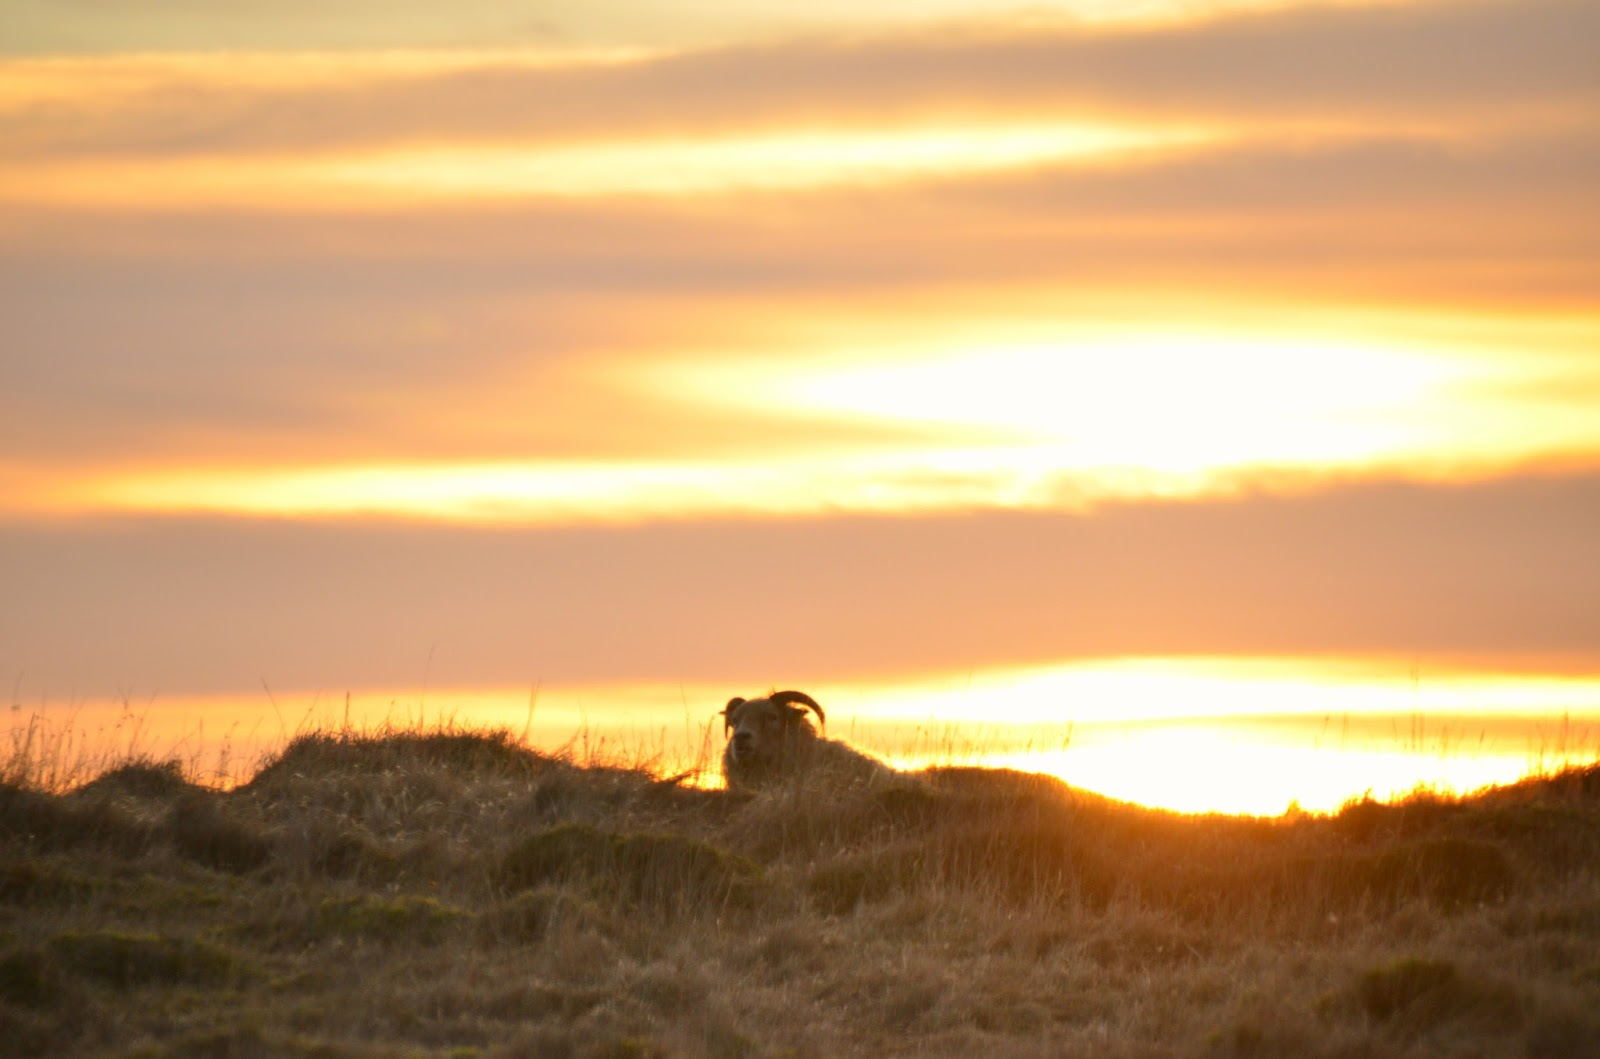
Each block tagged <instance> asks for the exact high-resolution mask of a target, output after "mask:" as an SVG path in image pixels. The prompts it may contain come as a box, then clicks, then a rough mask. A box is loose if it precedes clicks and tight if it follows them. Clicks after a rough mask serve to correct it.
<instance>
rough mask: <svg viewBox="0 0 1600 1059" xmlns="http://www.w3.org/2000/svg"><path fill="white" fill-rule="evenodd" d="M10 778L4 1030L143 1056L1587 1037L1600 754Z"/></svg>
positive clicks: (1539, 1051) (1049, 1051)
mask: <svg viewBox="0 0 1600 1059" xmlns="http://www.w3.org/2000/svg"><path fill="white" fill-rule="evenodd" d="M105 765H106V767H104V768H103V769H102V770H101V771H100V772H99V774H98V775H97V776H96V778H94V779H93V780H92V781H91V782H87V783H80V784H79V785H77V786H76V787H73V788H71V789H66V785H65V784H64V783H62V782H61V778H62V777H63V776H66V775H68V774H69V773H70V766H69V764H67V763H61V762H52V761H50V760H49V759H48V755H47V754H42V753H41V752H40V748H39V747H38V746H37V745H34V746H30V747H29V748H28V756H27V758H26V760H19V759H18V758H17V756H16V755H15V754H14V755H13V759H12V760H11V761H9V762H5V763H0V775H4V776H6V777H8V778H7V780H6V781H5V782H4V783H3V784H0V1041H5V1042H6V1047H7V1048H9V1049H12V1050H14V1051H16V1052H17V1053H19V1054H84V1053H88V1054H98V1053H111V1054H135V1055H153V1056H165V1055H174V1056H229V1055H238V1056H255V1055H263V1054H268V1055H299V1054H305V1055H318V1056H345V1055H349V1056H366V1055H394V1054H405V1055H414V1054H439V1055H452V1056H466V1055H486V1056H517V1055H529V1056H554V1057H560V1056H616V1057H623V1056H629V1057H645V1056H678V1055H683V1056H729V1057H732V1056H768V1055H771V1056H832V1055H849V1054H860V1055H971V1054H984V1055H986V1056H992V1057H1000V1056H1012V1055H1016V1056H1033V1055H1039V1056H1046V1055H1063V1054H1068V1055H1071V1054H1092V1055H1097V1056H1100V1055H1103V1056H1218V1057H1226V1056H1275V1055H1289V1054H1293V1055H1307V1056H1341V1057H1346V1056H1347V1057H1357V1056H1390V1055H1416V1056H1434V1055H1463V1056H1466V1055H1474V1056H1476V1055H1517V1056H1570V1055H1578V1054H1584V1053H1585V1050H1590V1053H1591V1054H1592V1049H1593V1047H1594V1041H1596V1040H1600V1014H1596V1011H1597V1009H1600V1005H1597V1001H1600V766H1596V767H1594V768H1590V769H1587V770H1578V771H1573V772H1569V773H1565V774H1563V775H1561V776H1559V777H1556V778H1552V779H1546V780H1538V781H1530V782H1527V783H1524V784H1521V785H1518V786H1516V787H1513V788H1507V789H1504V790H1501V791H1497V792H1492V793H1490V794H1487V795H1481V796H1478V797H1476V798H1473V799H1469V800H1454V799H1441V798H1428V797H1418V798H1414V799H1412V800H1410V801H1407V802H1405V803H1403V804H1399V805H1393V806H1388V805H1378V804H1375V803H1370V802H1368V803H1361V804H1357V805H1352V806H1349V807H1347V808H1346V809H1345V810H1344V811H1343V812H1341V813H1340V814H1338V815H1336V816H1332V817H1313V816H1304V815H1295V816H1288V817H1284V818H1281V819H1276V820H1255V819H1246V818H1230V817H1220V816H1212V817H1180V816H1175V815H1171V814H1166V813H1160V812H1154V811H1148V810H1143V809H1138V808H1135V807H1132V806H1128V805H1123V804H1119V803H1113V802H1108V801H1106V800H1104V799H1100V798H1096V797H1094V796H1091V795H1087V794H1083V793H1081V792H1077V791H1073V790H1071V789H1069V788H1067V787H1065V786H1063V785H1061V784H1059V783H1057V782H1055V781H1052V780H1047V779H1041V778H1038V777H1031V776H1025V775H1021V774H1017V773H1008V772H1000V771H989V770H981V769H944V770H934V771H931V772H928V773H923V774H919V775H916V776H912V777H907V778H904V779H903V780H900V781H896V782H894V783H891V784H888V785H883V786H879V787H876V788H872V789H856V790H850V791H837V790H835V791H828V790H817V789H810V790H806V789H788V790H780V791H772V792H765V793H762V794H760V795H740V794H733V793H729V792H726V791H720V790H702V789H695V788H691V787H687V786H682V785H679V784H677V783H674V782H671V781H663V780H661V779H659V778H658V777H657V776H655V775H654V774H652V773H651V772H649V771H647V770H645V769H642V768H627V767H601V766H595V765H590V766H579V765H577V764H574V763H573V762H572V761H571V760H569V759H566V758H563V757H560V756H548V755H543V754H539V753H537V752H534V751H532V750H529V749H527V748H526V747H524V746H522V745H521V744H519V743H518V742H517V741H516V740H515V739H514V738H513V737H511V736H510V735H508V734H506V733H503V732H482V731H452V730H448V729H441V730H427V731H424V730H415V731H385V732H378V733H369V734H351V733H334V734H309V735H303V736H301V737H299V738H296V739H295V740H294V741H293V742H292V743H290V744H289V745H288V746H287V747H286V748H285V749H284V750H283V752H282V753H281V754H279V755H278V756H277V757H276V758H274V759H272V760H271V761H269V762H267V763H265V764H264V765H263V767H261V768H260V769H259V770H258V771H257V773H256V775H255V777H254V779H253V780H252V781H251V782H249V783H247V784H245V785H243V786H241V787H238V788H237V789H234V790H231V791H227V792H222V791H216V790H212V789H209V788H207V787H205V786H203V785H200V784H197V783H195V782H193V780H194V779H195V778H196V777H195V776H194V775H193V774H192V773H190V772H188V771H186V769H185V768H184V767H183V766H182V765H180V764H175V763H168V762H158V761H151V760H148V759H142V760H141V759H133V760H128V761H123V762H120V763H105Z"/></svg>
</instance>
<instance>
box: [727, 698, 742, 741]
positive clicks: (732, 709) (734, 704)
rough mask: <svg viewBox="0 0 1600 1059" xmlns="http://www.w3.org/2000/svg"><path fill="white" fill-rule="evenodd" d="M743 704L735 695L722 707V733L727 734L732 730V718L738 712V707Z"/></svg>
mask: <svg viewBox="0 0 1600 1059" xmlns="http://www.w3.org/2000/svg"><path fill="white" fill-rule="evenodd" d="M743 705H744V700H743V699H741V698H739V697H738V696H737V695H736V696H734V697H733V698H731V699H729V700H728V705H726V706H724V707H723V708H722V734H723V735H727V734H728V733H729V732H731V731H733V721H734V718H735V717H736V716H737V715H738V713H739V707H740V706H743Z"/></svg>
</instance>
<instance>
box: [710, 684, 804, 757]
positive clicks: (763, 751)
mask: <svg viewBox="0 0 1600 1059" xmlns="http://www.w3.org/2000/svg"><path fill="white" fill-rule="evenodd" d="M723 717H724V718H725V720H726V722H727V729H728V731H729V732H730V733H731V734H730V736H729V739H728V757H729V759H730V760H732V761H733V763H734V764H735V765H738V766H740V767H741V768H769V767H772V766H774V765H776V764H778V762H780V761H781V760H782V759H783V758H784V756H785V753H786V751H787V748H788V746H789V744H790V743H792V742H793V741H794V740H795V739H797V738H798V739H803V738H805V737H807V736H811V735H813V734H814V732H813V730H812V728H811V722H810V721H809V720H808V719H807V718H806V708H805V707H804V706H795V705H791V704H789V703H786V702H773V701H772V700H771V699H734V700H732V701H731V702H729V703H728V708H727V709H726V710H724V711H723Z"/></svg>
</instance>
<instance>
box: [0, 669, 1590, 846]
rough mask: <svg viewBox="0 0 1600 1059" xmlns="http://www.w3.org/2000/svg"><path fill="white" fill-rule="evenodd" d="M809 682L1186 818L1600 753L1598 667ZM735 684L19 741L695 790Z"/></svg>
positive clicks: (1507, 777)
mask: <svg viewBox="0 0 1600 1059" xmlns="http://www.w3.org/2000/svg"><path fill="white" fill-rule="evenodd" d="M731 690H732V691H741V690H742V691H743V692H744V693H745V694H750V693H751V691H752V689H750V688H733V689H731ZM755 690H759V689H755ZM810 690H812V691H814V692H815V694H816V695H817V696H818V698H819V699H820V700H821V701H822V702H823V703H824V705H825V707H826V709H827V712H828V719H829V720H828V726H827V731H828V733H829V734H830V735H832V736H833V737H835V738H842V739H845V740H847V741H849V742H851V743H853V744H855V745H858V746H861V747H863V748H864V749H867V750H868V751H870V752H872V753H875V754H878V755H880V756H881V757H883V758H885V759H886V760H888V761H890V762H892V763H893V764H894V765H895V766H896V767H899V768H905V769H913V770H914V769H921V768H927V767H932V766H944V765H960V766H979V767H986V768H1015V769H1020V770H1023V771H1029V772H1038V773H1044V774H1048V775H1053V776H1056V777H1058V778H1060V779H1062V780H1063V781H1065V782H1066V783H1067V784H1069V785H1070V786H1072V787H1076V788H1079V789H1082V790H1086V791H1092V792H1095V793H1098V794H1102V795H1105V796H1108V797H1113V798H1119V799H1123V800H1127V801H1132V802H1137V803H1139V804H1143V805H1147V806H1151V807H1155V808H1165V809H1174V810H1178V811H1182V812H1229V813H1248V814H1257V815H1275V814H1278V813H1281V812H1283V811H1285V809H1287V808H1289V807H1290V806H1291V805H1294V806H1298V807H1299V808H1301V809H1304V810H1307V811H1332V810H1335V809H1337V808H1338V807H1339V806H1340V805H1342V804H1343V803H1345V802H1347V801H1349V800H1351V799H1357V798H1361V797H1364V796H1371V797H1376V798H1379V799H1380V800H1386V799H1390V798H1394V797H1400V796H1404V795H1406V794H1408V793H1410V792H1411V791H1413V790H1414V789H1417V788H1418V787H1426V788H1430V789H1436V790H1441V791H1444V792H1446V793H1458V794H1464V793H1469V792H1471V791H1474V790H1477V789H1479V788H1482V787H1485V786H1488V785H1492V784H1504V783H1511V782H1515V781H1516V780H1518V779H1520V778H1522V777H1524V776H1528V775H1534V774H1540V773H1544V772H1548V771H1551V770H1555V769H1559V768H1562V767H1566V766H1569V765H1584V764H1589V763H1591V762H1593V761H1594V760H1596V759H1600V675H1596V674H1589V675H1577V676H1572V677H1565V678H1556V677H1549V676H1534V677H1529V676H1526V675H1518V674H1512V673H1496V672H1474V671H1472V670H1469V669H1461V670H1444V671H1436V670H1435V669H1434V668H1430V670H1429V671H1428V672H1426V673H1423V674H1419V673H1417V672H1416V671H1414V670H1413V671H1410V672H1406V671H1403V667H1402V666H1401V665H1400V663H1398V662H1396V661H1395V660H1384V659H1362V658H1352V659H1288V658H1261V659H1251V658H1201V659H1178V658H1166V659H1162V658H1150V659H1121V660H1100V661H1087V662H1081V663H1074V664H1071V665H1064V666H1054V667H1044V668H1040V669H1035V670H1016V671H1012V670H995V671H990V672H983V673H975V674H968V675H959V676H957V675H946V676H944V677H938V678H934V677H929V678H923V679H918V680H909V681H886V682H877V683H861V684H841V685H838V686H816V687H811V689H810ZM730 693H731V691H730V688H729V687H728V686H726V685H722V684H709V683H683V682H672V683H649V682H635V683H629V684H603V685H594V686H588V685H574V686H540V685H539V684H538V683H535V684H534V685H533V686H532V687H527V688H448V687H447V688H431V689H424V688H408V689H389V690H373V689H368V690H365V691H362V692H359V693H356V694H323V693H315V694H310V693H306V692H293V691H283V690H280V691H278V692H277V693H276V694H274V693H272V692H270V691H266V692H258V693H257V694H254V695H250V696H201V695H183V696H175V697H174V696H160V697H151V698H149V699H148V700H145V701H143V702H138V701H134V702H129V701H126V700H124V701H122V702H117V703H106V704H98V703H82V702H75V703H72V704H68V705H63V706H51V705H50V704H48V703H46V704H43V705H42V706H41V707H39V709H38V710H36V711H35V712H34V713H31V714H26V715H25V714H24V712H23V710H22V708H21V705H20V704H19V705H18V707H17V708H16V709H14V710H13V711H12V719H11V727H12V738H13V740H14V741H15V740H16V739H19V738H28V739H32V738H38V739H40V740H43V742H42V743H41V745H42V746H43V745H48V740H49V739H57V740H60V739H63V738H66V739H67V742H66V743H64V744H60V745H62V746H64V747H66V748H69V749H72V750H73V751H74V752H75V753H77V754H79V755H80V756H81V757H82V758H83V759H84V760H92V759H104V758H105V756H106V755H108V754H109V755H115V754H117V753H128V754H135V755H144V756H146V757H149V756H152V755H153V756H154V757H156V758H157V759H165V758H168V757H176V758H179V759H180V760H184V761H186V762H188V763H189V765H190V767H191V768H192V769H195V770H198V771H200V772H201V773H205V771H206V770H207V769H210V770H212V772H214V773H215V775H213V776H212V777H211V778H212V780H213V781H215V782H221V783H225V784H226V783H232V782H238V781H239V780H241V779H243V778H248V775H249V774H250V773H251V771H252V770H253V769H254V768H256V767H259V765H260V763H261V761H262V759H263V756H264V755H268V754H270V753H271V752H272V751H273V750H274V749H281V747H282V746H283V745H284V744H285V743H286V742H287V741H288V739H289V738H291V737H292V736H294V735H296V734H299V733H303V732H314V731H340V730H352V731H375V730H383V729H384V728H386V727H387V728H391V729H399V730H410V729H417V728H424V729H425V728H427V727H430V726H438V725H444V726H445V727H447V728H451V727H454V728H461V729H472V728H477V727H485V726H487V727H503V728H506V729H508V730H509V731H511V732H512V733H513V734H519V733H520V735H521V736H523V737H525V738H526V739H528V741H529V743H530V745H532V746H534V747H536V748H538V749H541V750H543V751H545V752H560V753H566V754H571V755H574V756H575V757H576V758H577V759H578V760H580V761H595V762H611V763H614V762H616V761H619V760H626V761H627V762H629V763H632V764H644V765H645V766H646V767H649V768H651V769H654V770H655V771H657V772H659V773H661V774H663V775H676V774H679V773H682V772H684V771H685V770H690V771H694V770H699V779H698V780H697V781H696V782H700V783H702V784H705V785H708V786H716V785H717V784H718V780H717V773H716V767H717V766H716V761H717V756H718V755H719V754H720V753H721V745H722V732H721V730H720V728H719V727H718V716H717V710H718V709H720V707H721V704H722V702H723V701H724V700H725V699H726V698H727V696H728V695H729V694H730ZM1552 718H1557V719H1559V720H1558V722H1555V723H1553V722H1552ZM41 724H42V725H43V727H42V728H40V729H39V731H38V732H35V731H33V730H31V729H28V726H30V725H32V726H35V727H38V726H40V725H41ZM19 726H22V727H21V728H20V729H19ZM62 726H66V728H63V727H62ZM68 729H70V731H69V730H68ZM68 737H70V738H68ZM212 759H218V763H217V764H215V765H213V764H212Z"/></svg>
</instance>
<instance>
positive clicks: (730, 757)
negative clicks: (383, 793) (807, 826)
mask: <svg viewBox="0 0 1600 1059" xmlns="http://www.w3.org/2000/svg"><path fill="white" fill-rule="evenodd" d="M807 711H812V712H815V713H816V715H817V720H818V721H819V722H820V723H821V724H822V726H823V730H824V731H826V728H827V724H828V718H827V715H826V714H824V713H823V712H822V707H821V706H820V705H818V704H817V700H816V699H813V698H812V697H811V696H810V695H807V694H806V693H805V692H803V691H775V692H773V693H772V694H770V695H768V696H767V697H766V698H764V699H741V698H732V699H729V700H728V705H727V707H726V708H725V709H724V710H723V711H722V718H723V731H724V734H725V735H727V736H728V745H727V746H726V747H725V748H723V751H722V775H723V777H724V779H726V780H727V783H728V786H729V788H731V789H742V790H758V789H760V788H763V787H771V786H775V785H777V784H780V783H784V782H792V781H795V780H799V779H821V780H824V781H826V782H830V783H843V784H854V783H871V782H873V781H875V780H879V779H882V778H886V777H888V776H891V775H893V771H892V770H891V769H890V768H889V767H888V766H887V765H885V764H884V763H883V762H881V761H879V760H877V759H876V758H873V757H869V756H868V755H866V754H863V753H862V752H861V751H859V750H857V749H855V748H854V747H852V746H849V745H848V744H845V743H841V742H839V741H838V740H835V739H828V738H827V737H826V736H824V735H822V734H819V733H818V731H817V729H816V728H815V727H814V726H813V725H812V723H811V718H809V717H808V716H806V713H807Z"/></svg>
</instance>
